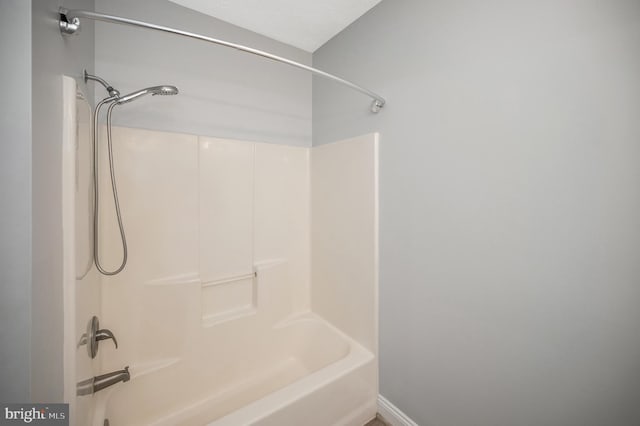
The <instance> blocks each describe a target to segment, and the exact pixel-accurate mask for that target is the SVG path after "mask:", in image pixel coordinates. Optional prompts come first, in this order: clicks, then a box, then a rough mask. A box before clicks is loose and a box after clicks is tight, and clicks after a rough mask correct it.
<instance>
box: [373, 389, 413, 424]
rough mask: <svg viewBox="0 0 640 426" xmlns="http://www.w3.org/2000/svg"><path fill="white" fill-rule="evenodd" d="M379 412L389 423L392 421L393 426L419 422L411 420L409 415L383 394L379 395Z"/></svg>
mask: <svg viewBox="0 0 640 426" xmlns="http://www.w3.org/2000/svg"><path fill="white" fill-rule="evenodd" d="M378 413H379V414H380V415H381V416H382V417H383V418H384V419H385V420H386V421H387V423H391V426H418V423H416V422H414V421H413V420H411V419H410V418H409V416H407V415H406V414H405V413H403V412H402V411H400V409H398V407H396V406H395V405H393V404H392V403H391V402H389V400H388V399H387V398H385V397H384V396H382V395H378Z"/></svg>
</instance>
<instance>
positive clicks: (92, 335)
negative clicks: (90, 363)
mask: <svg viewBox="0 0 640 426" xmlns="http://www.w3.org/2000/svg"><path fill="white" fill-rule="evenodd" d="M109 339H111V340H113V344H114V345H116V349H118V341H117V340H116V337H115V336H114V335H113V333H112V332H111V330H109V329H106V328H102V329H101V328H100V322H99V320H98V317H96V316H94V317H93V318H91V320H89V323H88V324H87V332H86V333H84V334H83V335H82V337H81V338H80V341H79V342H78V348H79V347H80V346H83V345H87V353H88V354H89V357H90V358H91V359H93V358H95V357H96V355H98V342H100V341H101V340H109Z"/></svg>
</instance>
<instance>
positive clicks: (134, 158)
mask: <svg viewBox="0 0 640 426" xmlns="http://www.w3.org/2000/svg"><path fill="white" fill-rule="evenodd" d="M113 137H114V151H115V152H114V154H115V158H116V173H117V178H118V188H119V196H120V203H121V206H122V210H123V220H124V225H125V229H126V231H127V241H128V243H129V264H128V265H127V268H126V269H125V270H124V271H123V272H122V273H121V274H119V275H116V276H113V277H101V279H100V280H99V287H100V289H99V291H100V297H101V307H100V310H101V312H99V313H98V314H99V315H100V320H101V326H103V327H107V328H109V329H111V330H112V331H113V332H114V334H115V335H116V336H117V338H118V342H119V349H117V350H116V349H115V348H114V346H113V345H112V344H111V343H110V342H102V343H101V345H100V352H99V356H98V364H97V366H94V373H93V374H101V373H105V372H109V371H113V370H117V369H121V368H123V367H124V366H125V365H129V366H130V371H131V375H132V378H131V381H130V382H128V383H124V384H118V385H116V386H113V387H112V388H110V389H109V390H107V391H103V392H100V393H99V394H96V395H95V396H94V397H92V401H93V404H92V407H90V409H89V410H87V404H86V399H85V400H82V399H81V398H82V397H79V398H78V399H77V400H76V401H74V402H75V404H73V405H74V406H75V407H82V410H84V411H83V412H84V413H85V415H89V414H86V413H90V412H91V410H95V412H94V414H93V424H94V425H102V420H103V419H104V418H109V419H110V421H111V422H112V424H154V425H170V424H184V425H189V424H205V423H208V424H211V425H216V426H223V425H225V426H226V425H229V426H230V425H238V424H256V425H263V426H267V425H282V424H303V423H304V424H309V425H315V424H317V425H318V426H326V425H334V424H335V425H338V424H340V425H353V426H361V425H362V424H364V423H365V422H366V421H367V420H369V419H371V418H372V417H373V416H374V415H375V412H376V398H377V393H378V391H377V389H378V383H377V136H376V135H367V136H363V137H360V138H355V139H352V140H349V141H344V142H341V143H335V144H330V145H326V146H323V147H321V148H317V149H316V148H312V149H309V148H298V147H290V146H281V145H273V144H263V143H254V142H244V141H233V140H225V139H217V138H209V137H199V136H195V135H187V134H177V133H166V132H155V131H149V130H141V129H130V128H114V132H113ZM102 148H104V144H103V146H102ZM316 150H319V151H318V153H317V154H315V153H314V151H316ZM82 152H83V151H82ZM82 152H81V153H80V154H79V155H81V154H82ZM72 154H73V152H72V150H69V152H67V155H72ZM103 154H105V153H103ZM101 157H102V158H103V159H105V158H106V155H102V156H101ZM85 160H86V159H85ZM82 161H84V160H82V159H80V161H79V162H78V164H82ZM107 172H108V168H107V167H106V163H104V164H101V176H100V181H101V199H102V203H101V210H100V215H101V247H100V250H101V254H102V258H103V259H104V264H105V266H106V267H107V268H110V267H111V266H112V265H113V264H115V263H118V262H119V259H120V256H121V249H120V241H119V238H118V232H117V228H116V224H115V221H114V219H113V218H114V212H113V206H112V203H111V202H110V197H111V192H110V190H109V188H110V185H109V182H108V173H107ZM85 173H86V170H85ZM87 176H88V175H87ZM87 176H85V177H87ZM69 178H70V177H69ZM79 180H80V181H82V176H81V175H80V179H79ZM80 198H81V197H80ZM312 199H313V201H312ZM340 200H342V201H340ZM85 202H86V200H85ZM325 202H333V203H342V204H343V205H338V204H336V205H335V206H334V207H335V212H336V213H338V212H340V213H341V214H331V212H332V208H327V206H325V205H324V204H323V203H325ZM76 216H78V215H76ZM76 220H77V218H76ZM350 230H353V232H351V231H350ZM312 235H313V236H314V237H312ZM323 236H324V237H323ZM84 237H85V240H86V238H87V237H88V236H87V235H85V236H84ZM327 237H328V238H331V241H332V244H334V247H335V250H331V245H327V239H326V238H327ZM361 237H365V238H361ZM358 240H360V241H359V242H358ZM78 245H80V246H81V245H82V244H78ZM87 246H88V244H87ZM312 265H319V266H320V267H321V269H318V266H315V267H313V268H312ZM322 268H324V269H322ZM254 273H255V274H257V275H255V276H254V275H253V274H254ZM67 284H68V286H67V287H68V290H69V291H70V292H74V291H76V290H75V287H76V282H75V279H73V280H67ZM81 285H82V283H81V282H80V281H79V282H78V283H77V287H78V289H79V288H80V286H81ZM85 285H86V283H85ZM76 294H80V292H78V291H76ZM331 294H333V298H332V297H330V295H331ZM76 302H77V303H78V304H81V301H80V300H77V301H76ZM83 315H85V314H84V313H81V312H80V311H78V318H77V319H76V320H75V324H76V330H75V331H74V332H73V334H74V338H73V339H68V340H69V341H68V342H67V345H68V346H69V345H70V343H69V342H71V341H72V340H75V341H76V342H77V338H78V337H79V336H78V333H80V332H81V330H82V328H83V326H84V324H86V320H87V319H88V318H87V319H85V318H79V317H80V316H83ZM74 351H75V352H74ZM71 352H73V354H72V355H73V357H75V358H76V359H77V360H78V361H82V360H83V356H86V355H84V354H85V353H86V351H85V348H84V347H82V348H79V349H76V348H75V346H74V347H73V348H71V347H70V346H69V348H68V353H71ZM83 362H84V361H83ZM68 363H69V362H68ZM67 373H69V372H66V373H65V374H66V376H68V377H69V376H70V374H67ZM77 374H78V375H80V374H86V372H81V371H79V372H78V373H77ZM84 378H86V377H73V379H68V380H67V382H68V384H69V386H67V387H68V389H70V391H69V392H68V393H67V400H70V399H72V397H71V394H70V392H71V390H72V385H73V384H74V383H75V382H76V381H79V380H82V379H84ZM85 398H86V397H85ZM89 398H91V397H89ZM310 413H313V415H312V416H311V415H310ZM310 417H313V419H311V418H310ZM211 422H212V423H211ZM314 422H315V423H314ZM77 424H82V423H81V422H80V423H77Z"/></svg>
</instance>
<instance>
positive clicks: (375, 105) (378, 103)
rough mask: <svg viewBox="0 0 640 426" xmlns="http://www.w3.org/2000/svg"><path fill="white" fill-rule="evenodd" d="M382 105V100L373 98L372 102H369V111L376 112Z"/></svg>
mask: <svg viewBox="0 0 640 426" xmlns="http://www.w3.org/2000/svg"><path fill="white" fill-rule="evenodd" d="M383 107H384V102H382V101H380V100H378V99H374V100H373V102H371V112H373V113H378V112H380V110H381V109H382V108H383Z"/></svg>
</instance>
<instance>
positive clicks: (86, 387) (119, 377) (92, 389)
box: [77, 366, 131, 395]
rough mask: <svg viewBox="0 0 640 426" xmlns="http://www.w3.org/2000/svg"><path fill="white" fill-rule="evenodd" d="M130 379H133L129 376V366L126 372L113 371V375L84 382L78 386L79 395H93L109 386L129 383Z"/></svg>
mask: <svg viewBox="0 0 640 426" xmlns="http://www.w3.org/2000/svg"><path fill="white" fill-rule="evenodd" d="M129 379H131V375H130V374H129V367H128V366H127V367H125V368H124V370H118V371H112V372H111V373H107V374H101V375H100V376H95V377H92V378H91V379H88V380H83V381H82V382H80V383H78V385H77V394H78V395H91V394H92V393H96V392H99V391H101V390H102V389H106V388H108V387H109V386H113V385H115V384H116V383H120V382H123V383H124V382H128V381H129Z"/></svg>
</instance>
